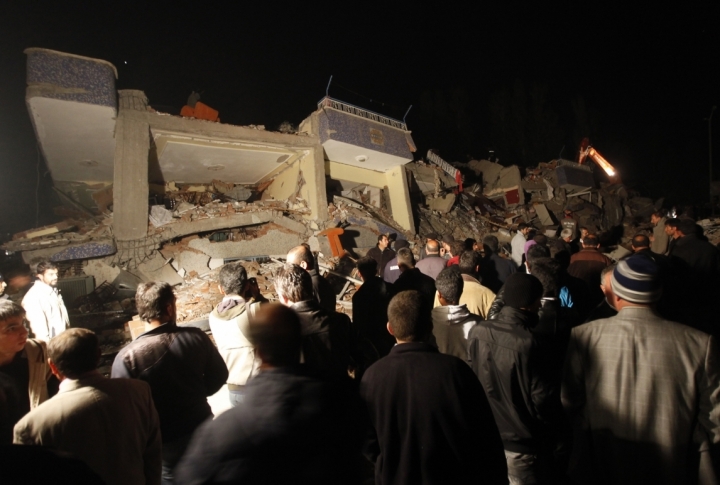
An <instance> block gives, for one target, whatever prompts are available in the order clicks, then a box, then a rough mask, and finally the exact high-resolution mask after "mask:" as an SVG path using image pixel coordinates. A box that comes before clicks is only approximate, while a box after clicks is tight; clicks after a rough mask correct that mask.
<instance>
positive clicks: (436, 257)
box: [416, 239, 447, 279]
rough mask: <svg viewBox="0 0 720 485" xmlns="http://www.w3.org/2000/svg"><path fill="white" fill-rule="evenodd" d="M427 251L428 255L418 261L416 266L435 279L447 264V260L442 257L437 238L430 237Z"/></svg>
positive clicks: (426, 247) (426, 246)
mask: <svg viewBox="0 0 720 485" xmlns="http://www.w3.org/2000/svg"><path fill="white" fill-rule="evenodd" d="M425 253H426V256H425V257H424V258H423V259H421V260H420V261H418V262H417V265H416V267H417V269H419V270H420V272H421V273H422V274H424V275H427V276H429V277H431V278H432V279H435V278H437V275H439V274H440V271H442V270H443V269H444V268H445V266H446V264H447V261H445V259H444V258H441V257H440V243H438V242H437V241H436V240H435V239H428V242H427V244H426V245H425Z"/></svg>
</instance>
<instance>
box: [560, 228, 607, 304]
mask: <svg viewBox="0 0 720 485" xmlns="http://www.w3.org/2000/svg"><path fill="white" fill-rule="evenodd" d="M580 244H581V245H582V249H581V250H580V251H579V252H577V253H575V254H573V255H572V257H571V258H570V266H568V269H567V272H568V274H569V275H570V276H574V277H575V278H579V279H581V280H583V281H584V282H585V284H586V285H587V287H588V289H589V291H590V306H591V307H593V306H595V305H597V304H598V303H600V300H602V297H603V295H602V292H601V291H600V287H599V286H598V285H599V284H600V272H601V271H602V270H603V268H605V267H606V266H609V265H610V264H612V261H610V258H608V257H607V256H605V255H604V254H602V253H601V252H600V250H599V248H600V241H599V240H598V238H597V236H595V235H593V234H588V235H587V236H585V237H584V238H583V239H582V240H581V241H580Z"/></svg>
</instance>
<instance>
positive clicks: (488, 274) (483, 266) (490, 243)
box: [480, 235, 517, 293]
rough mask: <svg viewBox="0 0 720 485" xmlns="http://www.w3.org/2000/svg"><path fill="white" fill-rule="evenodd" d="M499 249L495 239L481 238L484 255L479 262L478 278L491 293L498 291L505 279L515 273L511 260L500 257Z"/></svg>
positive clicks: (489, 237) (492, 237) (515, 269)
mask: <svg viewBox="0 0 720 485" xmlns="http://www.w3.org/2000/svg"><path fill="white" fill-rule="evenodd" d="M499 247H500V246H499V243H498V238H497V237H495V236H492V235H487V236H485V237H484V238H483V251H484V253H485V255H484V257H483V258H482V261H481V262H480V276H481V277H482V284H483V285H485V286H487V287H488V288H490V290H492V292H493V293H497V292H498V291H500V288H501V287H502V285H503V284H504V283H505V280H506V279H507V277H508V276H510V275H511V274H513V273H514V272H515V271H517V267H516V266H515V263H513V261H512V260H510V259H505V258H503V257H502V256H500V254H499V253H498V250H499Z"/></svg>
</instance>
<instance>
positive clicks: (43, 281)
mask: <svg viewBox="0 0 720 485" xmlns="http://www.w3.org/2000/svg"><path fill="white" fill-rule="evenodd" d="M35 273H36V274H37V280H36V281H35V284H34V285H33V286H32V288H30V290H29V291H28V292H27V294H26V295H25V298H23V300H22V306H23V308H25V312H26V318H27V319H28V321H29V322H30V329H31V330H32V332H33V334H34V335H35V338H36V339H38V340H43V341H45V342H49V341H50V339H51V338H53V337H56V336H58V335H60V334H61V333H62V332H64V331H65V330H66V329H67V328H68V327H69V326H70V319H69V318H68V312H67V309H66V308H65V303H64V302H63V298H62V295H60V292H59V291H58V289H57V282H58V267H57V266H56V265H55V263H53V262H51V261H41V262H40V263H38V265H37V269H36V271H35Z"/></svg>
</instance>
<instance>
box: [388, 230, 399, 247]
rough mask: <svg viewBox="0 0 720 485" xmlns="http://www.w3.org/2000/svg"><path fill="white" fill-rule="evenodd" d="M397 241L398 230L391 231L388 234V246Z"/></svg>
mask: <svg viewBox="0 0 720 485" xmlns="http://www.w3.org/2000/svg"><path fill="white" fill-rule="evenodd" d="M395 241H397V232H391V233H390V234H388V246H391V247H392V245H393V244H394V243H395Z"/></svg>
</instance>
